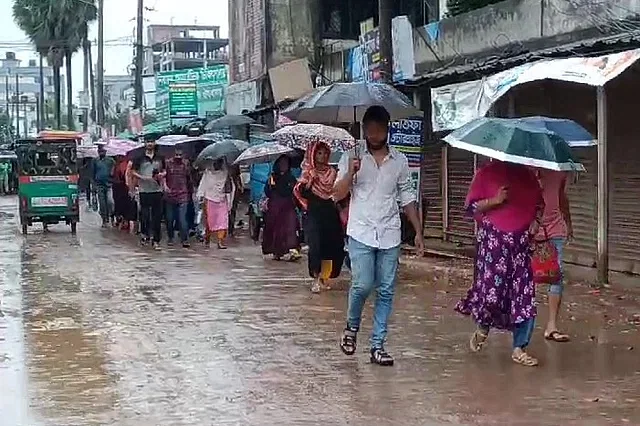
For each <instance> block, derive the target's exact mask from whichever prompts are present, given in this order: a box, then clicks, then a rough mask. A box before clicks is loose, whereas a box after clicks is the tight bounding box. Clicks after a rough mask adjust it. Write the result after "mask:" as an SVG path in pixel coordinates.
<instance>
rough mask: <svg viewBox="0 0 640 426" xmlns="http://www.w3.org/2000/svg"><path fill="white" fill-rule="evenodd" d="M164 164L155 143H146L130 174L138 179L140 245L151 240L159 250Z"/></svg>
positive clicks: (151, 141)
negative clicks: (142, 153)
mask: <svg viewBox="0 0 640 426" xmlns="http://www.w3.org/2000/svg"><path fill="white" fill-rule="evenodd" d="M165 173H166V172H165V162H164V159H163V158H162V157H161V156H160V155H158V152H157V150H156V142H155V141H154V140H149V141H147V142H146V147H145V153H144V155H143V156H142V157H139V158H137V159H136V160H135V161H134V162H133V167H132V174H133V176H134V177H136V178H137V179H138V188H139V190H140V228H141V234H142V239H141V241H140V242H141V244H142V245H146V244H147V243H148V242H149V240H151V239H152V238H153V241H152V246H153V248H154V249H156V250H159V249H160V240H161V238H162V235H161V233H162V191H163V183H164V178H165Z"/></svg>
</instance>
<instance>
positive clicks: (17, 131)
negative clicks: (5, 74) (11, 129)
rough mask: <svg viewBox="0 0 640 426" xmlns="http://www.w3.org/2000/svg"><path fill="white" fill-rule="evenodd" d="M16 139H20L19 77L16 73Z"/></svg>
mask: <svg viewBox="0 0 640 426" xmlns="http://www.w3.org/2000/svg"><path fill="white" fill-rule="evenodd" d="M15 97H16V100H15V103H16V139H20V77H19V76H18V74H16V92H15Z"/></svg>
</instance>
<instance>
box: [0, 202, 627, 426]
mask: <svg viewBox="0 0 640 426" xmlns="http://www.w3.org/2000/svg"><path fill="white" fill-rule="evenodd" d="M15 203H16V200H15V198H0V241H1V243H0V294H1V298H2V304H1V308H2V312H3V314H2V316H1V317H0V383H1V384H2V397H1V398H0V425H3V426H4V425H7V426H14V425H28V426H31V425H33V426H40V425H42V426H44V425H47V426H48V425H56V426H57V425H132V426H133V425H136V426H146V425H226V424H230V425H231V424H233V425H309V424H330V425H340V424H345V425H346V424H349V425H371V424H376V425H507V424H508V425H558V424H563V425H581V426H588V425H623V424H633V425H639V424H640V408H638V407H640V405H639V403H638V401H639V400H640V356H639V355H638V351H640V334H639V332H638V329H639V326H640V316H637V317H634V316H633V315H634V314H637V313H640V301H639V300H638V298H637V295H634V294H630V293H624V294H623V293H617V292H615V291H613V290H606V291H604V292H603V293H602V294H600V293H598V292H593V291H591V290H590V289H589V288H588V287H587V286H585V285H580V284H575V285H572V288H571V290H570V292H569V296H568V300H569V302H570V304H569V305H568V306H567V310H568V312H565V313H564V316H565V321H564V322H563V324H565V325H566V326H567V327H568V331H569V332H570V334H571V335H572V338H573V342H572V343H569V344H564V345H560V344H551V343H548V342H545V341H544V340H543V339H542V337H541V333H542V330H541V329H540V328H539V327H538V329H537V330H536V335H535V338H534V343H533V346H532V348H531V352H532V353H533V354H535V355H537V356H538V357H539V358H540V360H541V364H542V365H541V366H540V367H539V368H537V369H527V368H524V367H520V366H516V365H514V364H512V363H511V362H510V359H509V353H510V352H509V351H510V349H509V348H510V338H509V336H508V335H506V334H497V333H496V334H494V335H492V336H491V339H490V343H489V346H488V347H487V350H486V351H485V352H483V353H481V354H478V355H471V354H469V353H468V351H467V341H468V334H469V331H470V330H471V325H470V323H469V322H468V320H467V319H465V318H462V317H460V316H458V315H456V314H455V313H453V311H452V307H453V305H454V304H455V302H456V300H457V298H459V297H460V295H461V294H463V292H464V286H465V283H466V282H468V279H469V273H468V270H466V269H464V268H461V267H460V264H459V263H458V264H453V263H449V262H445V261H439V260H427V261H426V266H427V270H425V269H424V266H423V267H421V268H409V267H405V268H404V269H403V272H402V280H401V283H400V285H399V288H398V295H397V298H396V304H395V313H394V316H393V319H392V324H391V326H390V335H389V337H390V341H389V343H388V349H389V350H390V352H391V353H392V354H393V355H395V357H396V366H395V367H393V368H380V367H375V366H372V365H371V364H369V362H368V356H367V354H366V345H364V344H362V343H363V342H364V341H365V335H366V334H368V332H369V330H370V324H371V315H370V310H367V311H366V313H365V315H366V318H365V320H364V321H363V327H364V330H363V333H361V334H362V336H361V345H360V347H359V350H358V355H357V357H353V358H348V357H345V356H344V355H342V353H341V352H340V350H339V348H338V346H337V343H338V338H339V333H340V331H341V329H342V328H343V326H344V323H343V321H344V308H345V294H346V293H345V291H344V289H345V285H346V284H345V282H344V281H343V282H339V283H337V286H336V287H337V288H336V289H334V290H332V291H330V292H326V293H323V294H321V295H311V294H310V293H309V291H308V286H307V284H308V283H307V279H306V272H305V266H304V264H299V265H295V264H288V263H276V262H273V261H269V260H263V258H262V256H261V255H260V252H259V249H258V248H257V247H256V246H254V245H253V244H252V243H251V242H249V241H248V240H247V239H245V238H242V237H240V238H238V239H237V240H236V241H233V242H231V244H230V246H231V247H230V249H229V250H227V251H225V252H220V251H217V250H212V251H211V252H210V253H205V252H204V251H203V250H201V249H200V248H195V249H193V250H189V251H185V250H182V249H165V250H163V251H162V252H159V253H156V252H151V251H149V250H146V249H142V248H140V247H137V245H136V244H135V240H134V239H133V237H130V236H127V235H122V234H121V233H119V232H116V231H113V230H102V229H100V228H99V226H98V218H97V217H96V216H94V215H93V214H85V216H84V218H83V222H82V224H81V226H80V227H79V236H78V238H77V239H74V238H72V237H71V236H70V234H69V229H68V228H67V227H65V226H63V225H60V226H55V227H52V232H51V233H49V234H43V233H42V232H41V231H39V230H37V229H35V230H33V231H32V234H30V235H28V236H27V237H26V238H24V237H22V236H21V235H20V234H19V233H18V226H17V218H16V217H15V210H16V209H15V205H16V204H15ZM463 266H464V265H463ZM540 300H541V301H542V302H544V299H543V298H540ZM540 311H541V316H542V317H544V315H546V311H545V310H544V309H541V310H540Z"/></svg>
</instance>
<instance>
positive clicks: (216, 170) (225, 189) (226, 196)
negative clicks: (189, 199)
mask: <svg viewBox="0 0 640 426" xmlns="http://www.w3.org/2000/svg"><path fill="white" fill-rule="evenodd" d="M232 190H233V187H232V183H231V177H230V176H229V171H228V168H227V166H226V164H225V161H224V160H222V159H221V160H217V161H215V162H214V163H213V164H212V165H211V166H210V167H207V169H206V170H205V171H204V173H203V174H202V178H201V179H200V185H199V186H198V191H197V197H198V200H200V202H201V204H202V206H203V217H204V222H205V242H204V243H205V247H206V248H209V247H210V245H211V236H212V235H213V234H214V233H215V234H216V237H217V239H218V249H221V250H224V249H226V248H227V246H226V245H225V243H224V242H225V238H226V237H227V227H228V226H229V211H230V209H231V196H232V194H231V192H232Z"/></svg>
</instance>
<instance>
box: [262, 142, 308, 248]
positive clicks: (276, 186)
mask: <svg viewBox="0 0 640 426" xmlns="http://www.w3.org/2000/svg"><path fill="white" fill-rule="evenodd" d="M295 185H296V178H295V177H293V175H292V174H291V162H290V160H289V157H288V156H287V155H281V156H280V158H278V160H276V162H275V163H274V165H273V173H271V176H270V177H269V181H268V182H267V185H266V186H265V188H264V193H265V195H266V196H267V198H268V200H269V202H268V209H267V211H266V212H265V228H264V235H263V237H262V254H272V255H273V258H274V259H275V260H280V259H281V258H282V257H283V256H284V255H286V254H288V253H291V260H298V259H299V258H300V255H299V252H298V248H299V245H300V244H299V241H298V215H297V214H296V206H295V202H294V198H293V189H294V187H295Z"/></svg>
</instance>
